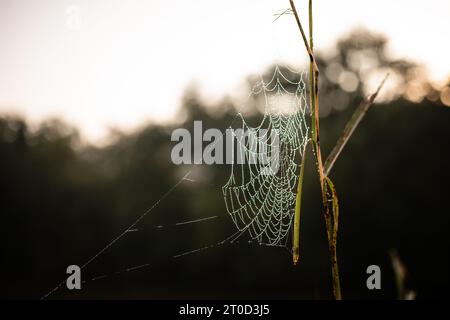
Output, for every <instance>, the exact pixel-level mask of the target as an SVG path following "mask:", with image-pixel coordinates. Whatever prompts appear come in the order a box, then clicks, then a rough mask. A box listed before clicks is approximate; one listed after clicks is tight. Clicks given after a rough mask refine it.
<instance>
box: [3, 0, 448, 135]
mask: <svg viewBox="0 0 450 320" xmlns="http://www.w3.org/2000/svg"><path fill="white" fill-rule="evenodd" d="M307 3H308V1H307V0H297V1H296V6H297V10H298V11H299V12H300V15H301V17H303V21H305V23H306V21H307V15H306V10H307ZM314 3H315V5H314V16H315V47H316V50H320V51H322V52H324V53H327V52H330V51H331V50H332V45H333V44H334V43H335V40H336V39H338V38H339V37H341V36H343V35H345V34H348V32H349V31H351V30H352V29H354V28H356V27H364V28H367V29H369V30H372V31H375V32H380V33H383V34H385V35H386V36H388V37H389V40H390V46H389V51H390V53H391V54H392V56H393V57H396V58H408V59H412V60H414V61H417V62H419V63H422V64H423V65H425V67H426V68H427V70H428V71H429V76H430V77H431V79H432V80H433V81H435V82H436V83H444V82H445V81H447V80H448V79H449V76H450V59H449V57H450V44H449V38H450V37H449V36H450V34H449V31H448V30H450V18H449V14H450V1H449V0H427V1H422V0H421V1H419V0H395V1H393V0H377V1H369V0H367V1H361V0H359V1H358V0H340V1H335V0H316V1H314ZM288 7H289V1H288V0H226V1H225V0H222V1H219V0H189V1H187V0H0V115H2V114H8V115H15V114H18V115H22V116H24V117H25V118H26V119H27V120H29V121H31V122H36V123H37V122H39V121H42V120H43V119H46V118H48V117H60V118H62V119H64V120H65V121H67V122H69V123H71V124H74V125H75V126H77V127H79V128H80V129H81V132H82V136H83V137H84V138H86V139H87V140H89V141H91V142H94V143H97V142H101V141H102V140H104V139H106V137H107V135H108V132H109V130H110V128H113V127H115V128H120V129H123V130H132V129H133V128H136V127H138V126H140V125H142V124H144V123H146V122H148V121H152V122H167V121H174V120H176V119H175V115H176V111H177V108H178V107H179V106H180V102H181V98H182V96H183V92H184V90H185V89H186V88H187V87H189V86H190V84H191V83H195V84H196V85H197V86H198V87H199V88H200V90H201V93H202V95H203V96H204V97H205V99H210V100H214V99H219V98H220V97H222V96H224V95H233V94H234V93H235V92H238V91H239V90H240V89H242V87H243V86H244V79H245V77H246V76H247V75H249V74H258V73H261V72H263V71H264V69H265V67H267V66H268V65H270V64H271V63H273V62H274V61H279V62H286V63H289V64H291V65H293V66H300V65H301V64H302V63H304V62H305V61H306V56H305V49H304V47H303V45H302V43H301V41H300V38H299V31H298V28H297V26H296V24H295V20H294V17H293V16H290V15H286V16H283V17H282V18H280V19H278V20H277V21H275V22H274V15H275V14H276V13H277V12H279V11H280V10H283V9H286V8H288Z"/></svg>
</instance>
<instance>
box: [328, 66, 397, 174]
mask: <svg viewBox="0 0 450 320" xmlns="http://www.w3.org/2000/svg"><path fill="white" fill-rule="evenodd" d="M388 76H389V74H386V76H385V77H384V79H383V81H382V82H381V83H380V85H379V86H378V88H377V90H376V91H375V92H374V93H373V94H372V95H370V97H369V98H368V99H365V100H364V101H363V102H362V103H361V104H360V105H359V106H358V108H356V110H355V112H353V115H352V117H351V118H350V120H349V121H348V122H347V124H346V126H345V128H344V131H343V132H342V135H341V137H340V138H339V140H338V141H337V142H336V145H335V146H334V148H333V150H332V151H331V153H330V155H329V156H328V158H327V160H326V161H325V164H324V174H325V176H328V175H329V174H330V171H331V169H332V168H333V165H334V163H335V162H336V160H337V158H338V157H339V155H340V154H341V152H342V150H343V149H344V147H345V145H346V144H347V142H348V140H349V139H350V137H351V136H352V134H353V132H354V131H355V129H356V127H357V126H358V124H359V123H360V122H361V120H362V118H363V117H364V116H365V114H366V113H367V111H368V110H369V108H370V107H371V106H372V105H373V102H374V101H375V98H376V97H377V96H378V93H379V92H380V90H381V88H382V87H383V85H384V83H385V82H386V79H387V78H388Z"/></svg>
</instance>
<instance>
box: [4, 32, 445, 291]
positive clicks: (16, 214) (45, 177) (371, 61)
mask: <svg viewBox="0 0 450 320" xmlns="http://www.w3.org/2000/svg"><path fill="white" fill-rule="evenodd" d="M386 43H387V41H386V39H384V38H383V37H381V36H379V35H374V34H370V33H367V32H364V31H361V30H359V31H355V32H354V33H353V34H352V35H350V36H349V37H348V38H345V39H342V40H341V41H339V43H338V44H337V50H336V53H335V54H333V55H330V54H328V55H323V54H322V55H320V54H319V55H318V61H319V68H320V69H321V70H322V71H323V75H322V78H321V84H320V85H321V87H320V94H321V110H322V117H323V118H322V120H321V142H322V148H323V152H324V156H325V157H326V155H327V154H328V152H329V151H331V148H332V147H333V145H334V143H335V141H336V139H337V138H338V136H339V134H340V132H341V130H342V129H343V127H344V125H345V123H346V121H347V120H348V118H349V116H350V115H351V113H352V111H353V109H354V107H356V106H357V105H358V102H359V101H360V100H361V99H362V98H363V97H364V96H365V94H366V93H367V91H366V90H367V88H368V86H369V85H370V81H371V79H372V80H373V77H374V76H376V75H377V74H383V75H384V73H385V72H387V71H389V72H390V73H391V79H393V80H394V81H392V82H391V85H390V87H389V88H388V89H386V92H385V98H384V101H383V102H382V103H379V104H376V105H375V106H374V107H373V108H372V109H371V110H370V111H369V112H368V114H367V115H366V117H365V119H364V120H363V122H362V123H361V125H360V126H359V127H358V129H357V131H356V132H355V135H354V136H353V138H352V139H351V140H350V142H349V144H348V145H347V147H346V148H345V149H344V152H343V154H342V155H341V157H340V158H339V160H338V162H337V163H336V165H335V167H334V168H333V172H332V174H331V176H332V177H333V181H334V183H335V185H336V188H337V190H338V192H339V196H340V203H341V220H340V230H339V241H338V257H339V263H340V268H341V281H342V283H341V285H342V294H343V297H344V298H396V296H397V293H396V288H395V280H394V272H393V268H392V265H391V260H390V257H389V254H388V252H389V250H390V249H396V250H397V251H398V253H399V256H400V258H401V259H402V261H403V263H404V265H405V266H406V268H407V271H408V272H407V282H406V285H407V287H408V288H410V289H412V290H414V291H416V292H417V297H418V298H443V297H447V298H448V297H449V290H448V288H449V285H450V276H449V273H448V265H449V252H450V250H449V249H450V248H449V244H450V241H449V240H448V235H447V232H448V230H449V227H450V223H449V222H450V221H449V209H448V200H447V199H448V194H449V187H448V181H450V173H449V170H448V168H447V166H448V159H449V156H450V149H449V147H450V144H449V142H450V140H449V137H450V126H449V123H450V112H449V109H448V105H449V104H450V101H449V100H450V82H449V85H447V86H445V87H442V88H435V87H433V85H432V84H430V83H429V82H428V81H427V79H426V76H425V73H424V71H423V70H422V69H421V68H420V66H417V65H415V64H414V63H412V62H409V61H401V60H393V59H391V58H389V56H388V55H387V54H386ZM305 70H306V68H305ZM271 72H272V71H271V70H267V74H270V73H271ZM252 79H253V77H249V78H248V82H249V85H250V84H251V83H252V81H253V80H252ZM343 89H344V90H343ZM232 101H233V100H232V99H228V98H224V99H223V101H221V102H218V103H215V104H211V103H208V102H205V101H202V99H201V98H200V95H199V94H198V93H197V92H196V90H188V91H187V92H186V94H185V98H184V100H183V103H182V106H181V109H180V119H181V118H183V119H184V123H183V126H185V127H187V128H191V127H192V124H193V120H202V121H203V123H204V127H205V128H206V127H216V128H223V129H225V128H226V127H227V126H228V125H229V124H230V122H231V119H232V118H233V115H234V114H235V113H236V109H238V107H237V106H234V105H233V102H232ZM446 104H447V106H446ZM124 107H126V106H124ZM152 107H157V106H152ZM181 115H183V117H181ZM247 116H248V117H249V118H250V121H255V120H256V119H257V118H258V117H260V114H259V113H258V111H257V110H256V109H254V110H247ZM172 129H174V127H171V126H169V125H148V126H147V127H144V128H142V129H140V130H138V131H136V132H134V133H132V134H124V133H120V132H116V133H114V136H113V138H112V142H111V143H110V144H109V145H108V146H105V147H101V148H98V147H93V146H86V145H82V144H80V139H79V135H78V133H77V130H76V129H74V128H72V127H71V126H70V125H69V124H65V123H62V122H61V121H59V120H57V119H54V120H49V121H47V122H45V123H43V124H42V125H41V126H40V127H39V128H34V129H33V128H30V126H29V125H28V124H27V122H26V121H24V120H23V119H21V118H17V117H16V118H14V117H2V118H0V155H1V156H0V188H1V190H0V197H1V201H0V212H1V220H2V222H1V225H2V232H1V237H2V239H1V259H2V262H1V264H0V269H1V274H2V288H1V296H2V297H3V298H39V297H41V296H42V295H43V294H45V293H46V292H48V291H49V290H51V289H52V288H53V287H54V286H55V285H56V284H58V283H59V282H60V281H61V280H62V279H64V277H65V268H66V267H67V265H69V264H78V265H82V264H83V263H84V262H86V261H87V260H88V259H89V258H91V257H92V256H93V255H94V254H95V253H96V252H98V251H99V250H100V249H101V248H103V247H104V246H105V245H106V244H107V243H109V242H110V241H111V240H112V239H113V238H114V237H115V236H117V235H118V234H120V233H121V232H122V231H123V230H124V229H125V228H126V227H127V226H128V225H130V224H131V223H132V222H133V221H134V220H135V219H136V218H137V217H138V216H139V215H140V214H141V213H143V212H144V211H145V210H146V209H147V208H148V207H150V206H151V205H152V204H153V203H154V202H155V201H157V200H158V199H159V198H160V197H161V196H162V195H163V194H164V192H165V191H166V190H168V189H169V188H170V187H171V186H173V184H174V183H176V181H177V180H178V179H180V177H182V176H183V175H184V174H185V172H186V171H187V170H188V167H179V166H174V165H173V164H172V163H171V161H170V150H171V147H172V146H173V143H171V142H170V134H171V131H172ZM308 158H309V159H313V158H312V156H311V155H308ZM229 170H230V168H229V166H226V165H217V166H199V167H196V168H195V169H194V170H193V173H192V177H193V178H195V180H196V181H197V182H189V181H185V182H183V184H182V185H181V186H180V187H179V188H177V189H176V190H175V191H174V192H173V193H172V194H170V195H169V196H168V197H167V198H166V199H165V200H164V201H163V202H161V203H160V205H159V206H158V207H157V208H156V209H155V210H154V211H152V213H151V214H150V215H148V216H147V217H146V218H145V219H144V220H143V221H142V222H141V223H140V224H139V225H138V226H137V228H138V229H139V231H138V232H133V233H130V234H128V235H126V236H125V237H124V238H123V239H121V240H120V241H119V242H118V243H116V244H115V245H114V246H113V247H111V248H110V249H109V250H108V251H106V252H105V253H104V255H102V256H101V257H99V258H98V259H97V260H96V261H95V262H93V263H92V264H91V265H89V267H88V268H86V269H85V270H84V271H83V279H85V280H88V279H91V278H92V277H95V276H99V275H103V274H108V275H110V276H108V277H107V278H104V279H101V280H98V281H90V282H87V283H85V284H84V285H83V290H81V291H79V292H69V291H67V290H64V289H61V290H59V291H57V292H56V293H54V295H52V296H51V297H52V298H62V297H70V298H312V299H314V298H331V297H332V290H331V279H330V278H331V275H330V270H329V258H328V248H327V241H326V238H325V232H324V222H323V217H322V211H321V208H320V203H321V200H320V188H319V183H318V181H317V175H316V172H315V169H314V166H313V165H312V163H310V165H309V166H308V168H307V171H306V173H305V174H306V177H305V183H306V184H305V186H304V201H303V204H302V207H303V208H302V212H303V213H302V221H301V232H302V237H301V244H300V250H301V252H300V254H301V256H300V264H299V266H297V267H293V266H292V263H291V257H290V253H289V252H288V251H286V250H283V249H277V248H268V247H260V246H257V245H250V244H246V243H242V242H241V243H239V244H235V245H229V246H223V247H218V248H212V249H209V250H206V251H203V252H199V253H197V254H192V255H188V256H185V257H181V258H179V259H173V258H172V256H173V255H175V254H178V253H181V252H184V251H187V250H191V249H196V248H200V247H203V246H205V245H209V244H213V243H217V242H218V241H221V240H222V239H224V238H225V237H227V236H228V235H230V234H231V233H232V232H233V225H232V223H231V221H230V219H229V217H228V216H227V215H226V210H225V207H224V203H223V199H222V194H221V189H220V186H221V185H222V184H223V183H224V182H225V180H226V178H227V176H228V174H229ZM213 215H217V216H219V218H217V219H215V220H211V221H209V222H203V223H196V224H192V225H189V226H184V227H180V226H179V227H176V226H174V224H175V223H176V222H179V221H185V220H190V219H196V218H202V217H208V216H213ZM160 225H162V226H164V228H158V227H157V226H160ZM146 263H148V264H149V267H148V268H145V269H142V270H136V271H130V272H127V273H123V274H121V275H113V274H114V272H115V271H118V270H124V269H126V268H129V267H132V266H136V265H142V264H146ZM371 264H377V265H380V267H381V270H382V290H379V291H368V290H367V288H366V285H365V281H366V278H367V275H366V273H365V271H366V268H367V266H368V265H371Z"/></svg>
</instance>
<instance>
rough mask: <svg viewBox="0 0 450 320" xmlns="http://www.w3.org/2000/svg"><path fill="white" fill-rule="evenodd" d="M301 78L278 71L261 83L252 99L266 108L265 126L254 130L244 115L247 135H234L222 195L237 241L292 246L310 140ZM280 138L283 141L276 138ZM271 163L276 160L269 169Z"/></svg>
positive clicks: (253, 91) (255, 88)
mask: <svg viewBox="0 0 450 320" xmlns="http://www.w3.org/2000/svg"><path fill="white" fill-rule="evenodd" d="M287 70H288V71H289V73H290V74H292V73H294V72H293V71H292V70H290V69H287ZM295 74H296V77H295V78H296V79H299V80H298V81H293V80H292V79H290V78H288V77H287V76H285V75H284V74H283V73H282V71H281V70H280V68H279V67H278V66H276V67H275V69H274V73H273V76H272V78H271V79H270V80H269V81H268V82H264V80H261V81H260V82H258V83H257V84H256V85H255V86H254V87H253V89H252V91H251V94H250V96H252V97H253V98H254V99H255V101H256V102H257V103H262V104H263V105H264V114H263V118H262V120H261V122H260V124H259V125H258V126H256V127H251V126H250V125H249V124H248V123H247V122H246V121H245V119H244V117H243V116H242V114H239V118H238V119H239V120H240V122H241V124H242V125H241V129H242V131H241V132H245V134H236V132H237V131H238V130H234V131H232V132H233V133H232V135H233V138H234V139H233V140H234V141H235V142H236V148H234V147H233V153H236V154H233V159H234V161H233V164H232V166H231V174H230V177H229V179H228V181H227V182H226V184H225V185H224V186H223V187H222V192H223V196H224V200H225V205H226V209H227V211H228V213H229V215H230V216H231V219H232V220H233V222H234V224H235V226H236V227H237V229H238V235H237V237H235V238H234V239H233V241H235V240H236V239H237V238H239V237H240V236H242V235H243V234H245V233H248V234H249V236H250V238H251V239H250V240H249V242H252V241H257V242H258V243H259V244H264V245H269V246H282V247H287V246H288V239H289V238H290V237H289V235H290V232H291V230H292V221H293V217H294V211H295V199H296V188H297V180H298V173H299V169H300V164H301V159H302V157H303V156H304V152H305V146H306V144H307V140H308V126H307V124H306V119H305V116H306V109H307V103H306V89H305V88H306V85H305V82H304V80H303V74H301V73H298V72H295ZM291 78H292V77H291ZM283 84H284V85H283ZM287 88H288V89H287ZM274 133H277V136H278V139H275V138H273V137H274V136H273V134H274ZM239 157H240V159H241V161H239V160H237V159H239ZM267 159H271V162H270V163H269V164H268V162H267ZM242 160H244V161H242ZM276 163H278V166H277V165H276Z"/></svg>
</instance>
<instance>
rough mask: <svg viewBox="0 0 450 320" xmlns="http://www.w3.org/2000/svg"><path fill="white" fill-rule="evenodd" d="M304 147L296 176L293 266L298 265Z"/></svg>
mask: <svg viewBox="0 0 450 320" xmlns="http://www.w3.org/2000/svg"><path fill="white" fill-rule="evenodd" d="M306 146H307V144H306V145H305V148H304V150H303V157H302V162H301V167H300V173H299V176H298V184H297V195H296V198H295V215H294V237H293V244H292V259H293V262H294V265H296V264H297V263H298V259H299V257H300V213H301V204H302V189H303V173H304V171H305V159H306Z"/></svg>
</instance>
